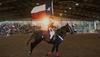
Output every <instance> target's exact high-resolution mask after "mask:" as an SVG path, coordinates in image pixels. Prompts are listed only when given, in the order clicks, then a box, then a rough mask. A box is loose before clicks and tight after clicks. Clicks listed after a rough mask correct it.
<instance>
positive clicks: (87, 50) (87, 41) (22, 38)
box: [0, 34, 100, 57]
mask: <svg viewBox="0 0 100 57" xmlns="http://www.w3.org/2000/svg"><path fill="white" fill-rule="evenodd" d="M28 38H29V35H26V34H17V35H12V36H11V37H9V38H7V39H1V38H0V57H28V56H27V52H26V49H27V47H26V41H27V39H28ZM51 47H52V45H50V44H48V43H46V42H41V43H40V44H39V45H38V46H37V47H36V48H35V49H34V50H33V53H32V56H31V57H44V55H45V54H46V53H47V52H48V51H49V50H50V49H51ZM60 51H61V57H100V34H74V35H70V34H68V35H66V37H65V39H64V42H63V43H62V44H61V45H60Z"/></svg>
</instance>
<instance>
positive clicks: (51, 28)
mask: <svg viewBox="0 0 100 57" xmlns="http://www.w3.org/2000/svg"><path fill="white" fill-rule="evenodd" d="M55 30H56V26H54V23H53V22H51V23H50V24H49V25H48V31H49V42H52V41H53V40H55Z"/></svg>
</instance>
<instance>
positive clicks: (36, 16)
mask: <svg viewBox="0 0 100 57" xmlns="http://www.w3.org/2000/svg"><path fill="white" fill-rule="evenodd" d="M45 16H47V14H46V12H45V11H41V12H37V13H32V19H42V18H43V17H45Z"/></svg>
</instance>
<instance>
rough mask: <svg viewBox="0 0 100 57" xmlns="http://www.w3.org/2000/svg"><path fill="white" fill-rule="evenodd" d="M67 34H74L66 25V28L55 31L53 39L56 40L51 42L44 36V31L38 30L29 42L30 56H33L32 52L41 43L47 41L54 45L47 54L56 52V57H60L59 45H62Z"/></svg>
mask: <svg viewBox="0 0 100 57" xmlns="http://www.w3.org/2000/svg"><path fill="white" fill-rule="evenodd" d="M67 32H70V33H73V31H72V29H71V27H70V26H69V25H68V24H66V25H65V26H62V27H61V28H59V29H57V30H56V31H55V36H54V37H53V38H52V39H54V40H52V41H51V40H50V41H47V40H46V39H45V38H44V36H43V31H42V30H38V31H35V32H34V33H33V34H32V36H31V37H30V39H29V40H28V41H27V45H28V44H29V43H30V50H29V54H30V55H31V53H32V50H33V49H34V48H35V47H36V46H37V45H38V44H39V43H40V42H41V41H43V40H44V41H46V42H47V43H50V44H53V47H52V50H51V51H50V52H49V53H48V54H47V55H49V54H51V53H53V52H56V57H59V53H58V51H59V50H58V48H59V45H60V44H61V43H62V41H63V38H64V36H65V35H66V33H67ZM33 38H34V41H32V39H33Z"/></svg>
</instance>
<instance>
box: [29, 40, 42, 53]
mask: <svg viewBox="0 0 100 57" xmlns="http://www.w3.org/2000/svg"><path fill="white" fill-rule="evenodd" d="M41 41H42V40H39V41H37V40H35V41H34V42H32V43H31V45H30V51H29V54H30V55H31V54H32V51H33V49H34V48H35V47H36V46H37V45H38V44H39V43H40V42H41Z"/></svg>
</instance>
